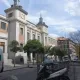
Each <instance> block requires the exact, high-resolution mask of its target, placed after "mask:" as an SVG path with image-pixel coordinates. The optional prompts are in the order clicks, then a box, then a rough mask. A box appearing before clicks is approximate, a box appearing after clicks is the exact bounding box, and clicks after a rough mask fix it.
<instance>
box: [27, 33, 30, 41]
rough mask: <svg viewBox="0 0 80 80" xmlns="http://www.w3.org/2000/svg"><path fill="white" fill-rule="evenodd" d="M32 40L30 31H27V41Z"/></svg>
mask: <svg viewBox="0 0 80 80" xmlns="http://www.w3.org/2000/svg"><path fill="white" fill-rule="evenodd" d="M28 40H30V33H29V32H27V41H28Z"/></svg>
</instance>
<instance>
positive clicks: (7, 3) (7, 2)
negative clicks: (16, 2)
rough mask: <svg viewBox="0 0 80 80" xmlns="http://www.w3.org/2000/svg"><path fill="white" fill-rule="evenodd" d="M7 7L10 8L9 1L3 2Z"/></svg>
mask: <svg viewBox="0 0 80 80" xmlns="http://www.w3.org/2000/svg"><path fill="white" fill-rule="evenodd" d="M1 2H3V3H4V4H5V5H6V6H7V7H10V3H9V1H8V0H1Z"/></svg>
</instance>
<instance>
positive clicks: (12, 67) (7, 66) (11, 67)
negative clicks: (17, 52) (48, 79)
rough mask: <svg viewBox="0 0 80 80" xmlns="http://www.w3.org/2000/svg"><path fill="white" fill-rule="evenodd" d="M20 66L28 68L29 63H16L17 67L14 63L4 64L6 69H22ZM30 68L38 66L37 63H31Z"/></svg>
mask: <svg viewBox="0 0 80 80" xmlns="http://www.w3.org/2000/svg"><path fill="white" fill-rule="evenodd" d="M20 68H28V65H27V64H22V65H18V64H16V65H15V67H14V64H12V65H4V71H9V70H15V69H20ZM29 68H36V65H33V64H30V65H29Z"/></svg>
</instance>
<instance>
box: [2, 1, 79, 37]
mask: <svg viewBox="0 0 80 80" xmlns="http://www.w3.org/2000/svg"><path fill="white" fill-rule="evenodd" d="M11 4H13V0H0V14H2V15H5V13H4V10H5V9H7V8H9V7H10V5H11ZM19 5H22V6H23V9H24V10H26V11H27V12H28V20H29V21H31V22H33V23H35V24H37V23H38V21H39V17H40V14H41V15H42V17H43V20H44V22H45V23H46V24H47V25H48V32H49V35H51V36H53V37H58V36H64V37H67V36H69V33H71V32H76V31H78V30H80V0H20V3H19Z"/></svg>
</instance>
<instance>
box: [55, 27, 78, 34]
mask: <svg viewBox="0 0 80 80" xmlns="http://www.w3.org/2000/svg"><path fill="white" fill-rule="evenodd" d="M56 29H57V30H58V31H60V32H66V33H70V32H75V31H77V29H76V28H74V27H72V26H61V27H57V28H56Z"/></svg>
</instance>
